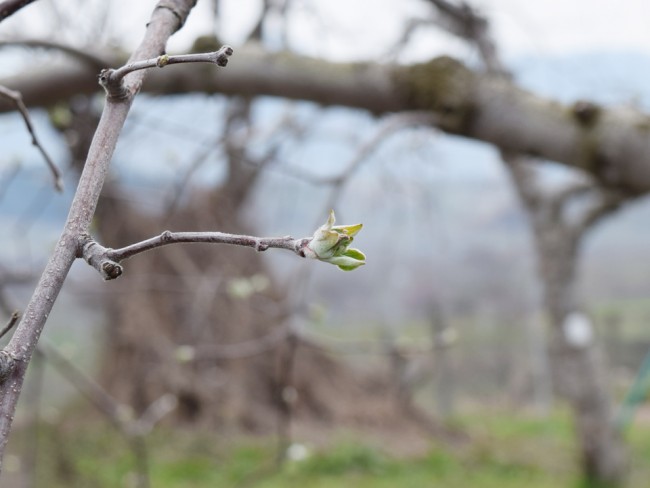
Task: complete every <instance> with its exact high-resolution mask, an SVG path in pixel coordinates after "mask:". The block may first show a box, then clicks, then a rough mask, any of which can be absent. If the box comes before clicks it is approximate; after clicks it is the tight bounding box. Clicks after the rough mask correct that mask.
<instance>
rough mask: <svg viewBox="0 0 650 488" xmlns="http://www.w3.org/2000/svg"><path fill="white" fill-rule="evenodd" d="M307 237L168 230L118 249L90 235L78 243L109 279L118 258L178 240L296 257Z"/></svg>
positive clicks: (118, 272)
mask: <svg viewBox="0 0 650 488" xmlns="http://www.w3.org/2000/svg"><path fill="white" fill-rule="evenodd" d="M310 240H311V237H306V238H302V239H294V238H293V237H291V236H285V237H253V236H244V235H237V234H226V233H224V232H171V231H164V232H163V233H162V234H160V235H158V236H156V237H152V238H151V239H147V240H144V241H141V242H137V243H135V244H131V245H130V246H126V247H123V248H121V249H109V248H105V247H104V246H102V245H100V244H99V243H97V242H96V241H94V240H93V239H92V238H91V237H90V236H85V237H84V238H83V242H82V245H81V256H80V257H83V258H84V259H85V260H86V262H87V263H88V264H90V265H91V266H92V267H93V268H95V269H96V270H97V271H99V272H100V274H101V275H102V276H103V277H104V279H107V280H112V279H115V278H118V277H120V276H121V275H122V267H121V266H120V264H119V263H120V262H121V261H123V260H125V259H128V258H130V257H133V256H135V255H136V254H141V253H143V252H146V251H150V250H152V249H156V248H158V247H162V246H167V245H169V244H179V243H191V242H195V243H210V244H231V245H235V246H244V247H252V248H253V249H255V250H256V251H259V252H261V251H266V250H267V249H270V248H276V249H286V250H289V251H293V252H294V253H296V254H297V255H299V256H300V257H303V258H304V257H305V254H304V249H305V246H307V244H308V243H309V242H310Z"/></svg>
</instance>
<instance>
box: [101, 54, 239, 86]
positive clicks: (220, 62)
mask: <svg viewBox="0 0 650 488" xmlns="http://www.w3.org/2000/svg"><path fill="white" fill-rule="evenodd" d="M232 53H233V50H232V48H231V47H230V46H223V47H222V48H221V49H219V50H218V51H214V52H210V53H199V54H181V55H177V56H170V55H168V54H161V55H160V56H158V57H157V58H150V59H144V60H140V61H134V62H132V63H128V64H125V65H124V66H122V67H121V68H117V69H112V68H108V69H103V70H102V71H101V73H100V74H99V84H100V85H102V86H103V87H104V89H105V90H106V92H107V93H108V95H109V96H111V97H114V98H124V97H126V96H128V91H127V90H126V87H125V86H124V85H123V80H124V77H125V76H126V75H128V74H129V73H133V72H134V71H139V70H143V69H149V68H164V67H165V66H167V65H170V64H181V63H208V64H216V65H217V66H221V67H225V66H226V65H227V64H228V58H229V57H230V56H232Z"/></svg>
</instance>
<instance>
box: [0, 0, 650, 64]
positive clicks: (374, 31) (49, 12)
mask: <svg viewBox="0 0 650 488" xmlns="http://www.w3.org/2000/svg"><path fill="white" fill-rule="evenodd" d="M469 1H470V3H471V4H472V5H475V6H477V7H479V8H480V9H481V10H482V11H483V12H485V13H486V14H487V15H488V17H489V18H490V19H491V21H492V25H493V30H494V34H495V37H496V39H497V41H498V43H499V47H500V49H501V51H502V53H503V54H504V55H505V57H506V58H507V59H513V58H520V57H523V56H531V55H532V56H545V55H557V54H572V53H575V52H586V51H591V52H593V51H618V50H635V51H642V52H647V53H650V33H649V29H648V22H649V19H650V2H648V1H647V0H542V1H537V2H531V1H522V0H469ZM155 4H156V0H148V1H145V0H140V1H138V2H133V1H131V0H113V1H111V2H105V1H101V2H86V3H84V4H83V6H81V7H80V3H79V2H71V1H66V0H60V1H56V0H41V1H39V2H36V3H35V4H33V5H30V6H28V7H26V8H25V9H24V10H23V11H21V12H19V13H18V14H16V15H15V16H14V18H10V19H8V20H7V21H5V22H3V23H2V24H1V25H0V38H3V37H8V36H12V35H15V34H16V33H18V34H22V35H24V34H25V33H26V32H27V33H28V35H35V36H38V32H39V30H40V31H42V30H43V28H44V27H45V28H46V26H47V25H48V24H49V25H52V19H53V18H56V16H60V17H64V18H66V19H69V21H70V23H71V28H75V29H77V30H83V29H84V28H87V26H89V25H92V22H90V20H91V19H92V18H93V17H94V18H101V19H104V18H108V19H110V20H111V23H112V24H113V25H114V26H119V28H120V30H121V33H120V35H119V39H120V40H121V41H123V42H124V41H126V42H127V43H129V44H131V45H133V44H134V43H136V42H138V41H139V39H140V38H141V36H142V28H143V26H144V24H145V23H146V21H147V19H148V18H149V15H150V13H151V9H152V7H153V6H154V5H155ZM260 4H261V0H221V5H222V7H221V9H222V13H223V16H222V18H223V19H224V21H223V22H222V24H221V26H220V28H219V30H220V32H221V35H222V36H223V37H224V38H225V39H226V40H228V41H229V42H233V43H237V42H238V41H240V40H241V38H242V35H243V34H244V33H245V32H247V31H248V30H249V29H250V26H251V25H252V22H254V21H255V18H256V15H257V12H258V11H259V8H260ZM97 5H99V7H98V6H97ZM211 5H212V2H210V1H207V0H201V1H199V2H198V6H197V7H196V8H195V11H194V12H193V13H192V15H191V16H190V20H189V22H188V24H187V25H186V27H185V28H184V29H183V30H182V31H181V32H180V33H179V34H177V35H176V36H175V38H174V39H173V40H172V42H171V43H170V50H182V49H186V48H187V46H188V45H189V43H190V42H191V40H193V39H194V38H195V37H196V35H197V33H210V32H212V29H213V26H212V23H211V21H210V19H211V17H212V16H211V12H210V9H211ZM293 5H294V7H293V8H292V12H293V18H292V20H293V22H292V25H293V27H292V28H291V31H290V41H291V43H292V47H294V48H299V49H300V50H301V51H303V52H305V53H309V54H312V55H318V56H325V57H328V58H333V59H360V58H366V59H368V58H374V59H376V58H377V57H378V56H379V55H382V54H383V53H384V52H385V50H386V49H387V48H388V47H389V46H390V45H391V43H394V42H395V40H396V39H397V38H398V37H399V35H400V32H401V28H402V26H403V25H404V21H405V20H406V19H409V18H414V17H420V18H422V17H423V16H424V15H426V14H427V12H429V11H430V7H429V6H428V4H427V2H426V0H419V1H418V0H293ZM104 9H106V10H110V12H108V13H106V12H104V11H103V10H104ZM30 31H31V32H30ZM32 32H33V34H32ZM89 36H90V37H92V33H89ZM409 48H410V49H409V54H408V55H407V56H406V57H405V58H403V59H402V60H403V61H412V60H416V59H418V58H426V57H430V56H431V55H435V54H439V53H442V52H446V53H451V54H461V53H462V51H463V50H465V52H467V48H466V46H464V45H463V44H462V43H460V42H456V41H453V40H451V39H450V38H449V36H446V35H444V34H441V33H429V34H426V35H425V34H421V35H419V36H416V37H415V38H414V39H413V42H412V43H411V45H410V46H409Z"/></svg>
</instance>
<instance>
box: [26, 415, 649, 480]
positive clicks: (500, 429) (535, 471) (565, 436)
mask: <svg viewBox="0 0 650 488" xmlns="http://www.w3.org/2000/svg"><path fill="white" fill-rule="evenodd" d="M454 422H455V424H456V426H457V427H459V428H461V429H463V430H464V431H465V432H467V433H468V434H469V436H470V437H469V438H470V441H469V442H467V443H463V444H459V445H456V446H446V445H444V444H440V443H436V442H432V445H431V448H430V450H429V452H427V453H423V454H421V455H418V456H409V457H406V456H403V455H400V456H398V455H396V454H395V453H392V454H391V453H389V451H388V450H386V449H382V447H381V446H377V444H376V443H375V444H374V445H372V444H370V443H368V442H367V441H364V440H363V439H362V438H361V437H358V438H356V440H355V437H354V434H351V433H346V435H345V440H342V439H339V440H336V439H332V442H331V443H330V444H329V445H328V446H325V447H320V448H308V451H307V452H308V455H307V456H306V457H305V458H304V459H303V460H301V461H291V460H288V461H286V462H285V463H284V464H283V465H282V467H281V468H277V466H276V465H275V459H276V456H277V452H276V447H277V444H276V442H275V440H274V439H259V438H242V437H231V438H226V437H223V436H222V435H220V434H219V433H218V432H215V433H213V434H208V433H206V432H199V433H197V432H196V431H189V430H168V429H164V428H161V429H159V430H157V431H156V432H154V433H153V434H152V435H151V436H150V437H149V438H148V439H147V445H148V447H149V462H150V466H151V485H152V486H153V487H156V488H158V487H159V488H168V487H169V488H171V487H174V488H177V487H180V488H202V487H217V488H218V487H240V486H241V487H243V486H255V487H260V488H280V487H282V488H286V487H310V488H311V487H313V488H334V487H336V488H339V487H343V488H345V487H355V488H371V487H372V488H384V487H385V488H388V487H406V488H409V487H412V488H422V487H428V486H444V487H446V488H455V487H458V488H461V487H466V486H472V487H473V488H497V487H498V488H508V487H513V488H514V487H522V486H525V487H527V488H551V487H558V486H561V487H580V486H583V485H581V484H580V482H579V477H578V468H577V463H576V462H575V461H576V460H575V450H574V442H573V439H572V434H571V425H570V422H569V419H568V415H567V414H566V413H564V412H555V413H553V414H552V415H550V416H548V417H536V416H530V415H512V413H510V414H508V413H503V412H487V413H485V412H482V413H480V414H478V413H477V414H475V415H467V416H463V417H462V418H459V419H456V420H455V421H454ZM19 437H21V436H20V434H19ZM351 439H352V440H351ZM628 440H629V441H630V446H631V454H632V462H631V469H630V485H629V486H630V487H639V488H641V487H644V486H647V484H646V483H647V480H648V479H650V465H648V463H647V461H646V460H647V459H649V458H650V425H649V426H639V425H637V426H635V428H634V429H631V431H630V434H629V439H628ZM24 447H25V446H24V445H23V446H17V448H16V449H15V450H14V452H16V453H18V452H20V451H21V450H22V449H24ZM384 447H386V446H384ZM134 468H135V463H134V458H133V456H132V453H131V451H130V450H129V448H128V444H127V443H126V442H125V440H124V439H123V438H122V437H120V435H119V434H117V433H116V432H115V431H114V430H113V429H111V428H110V426H108V425H107V424H105V423H103V422H96V421H92V422H89V421H82V422H69V421H66V422H64V423H63V424H59V425H57V426H54V425H45V426H43V428H42V429H41V430H40V438H39V457H38V464H37V472H36V475H37V476H36V478H37V485H36V486H42V487H48V488H58V487H67V488H75V487H79V488H81V487H84V488H85V487H96V488H102V487H116V486H124V487H128V486H133V481H134V476H135V475H134Z"/></svg>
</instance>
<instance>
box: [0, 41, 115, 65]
mask: <svg viewBox="0 0 650 488" xmlns="http://www.w3.org/2000/svg"><path fill="white" fill-rule="evenodd" d="M1 47H28V48H40V49H47V50H52V51H60V52H62V53H64V54H66V55H68V56H70V57H72V58H74V59H77V60H79V61H81V62H83V63H84V64H86V65H87V66H89V67H91V68H93V69H98V70H99V69H102V68H103V67H105V66H107V65H110V64H111V62H110V61H109V59H108V58H107V57H106V56H103V55H101V54H99V53H91V52H88V51H82V50H81V49H78V48H76V47H74V46H69V45H67V44H61V43H59V42H56V41H50V40H45V39H22V40H16V41H11V40H6V41H0V48H1Z"/></svg>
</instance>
